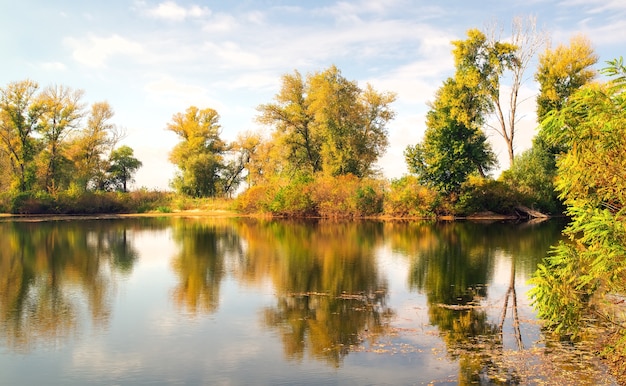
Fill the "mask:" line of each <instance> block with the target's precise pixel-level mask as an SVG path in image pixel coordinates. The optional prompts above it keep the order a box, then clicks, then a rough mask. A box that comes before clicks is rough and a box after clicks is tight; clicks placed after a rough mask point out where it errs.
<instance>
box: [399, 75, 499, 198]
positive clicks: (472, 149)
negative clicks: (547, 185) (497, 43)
mask: <svg viewBox="0 0 626 386" xmlns="http://www.w3.org/2000/svg"><path fill="white" fill-rule="evenodd" d="M457 75H458V73H457ZM457 78H458V76H455V78H449V79H448V80H446V81H445V82H444V84H443V85H442V86H441V88H439V90H438V91H437V94H436V96H435V101H434V102H433V103H431V105H430V107H431V109H430V111H429V112H428V114H427V116H426V132H425V133H424V139H423V141H422V142H421V143H418V144H416V145H414V146H408V147H407V148H406V150H405V158H406V162H407V165H408V167H409V171H410V172H412V173H415V174H416V175H418V177H419V178H420V181H422V183H425V184H426V185H428V186H431V187H434V188H436V189H438V190H440V191H442V192H445V193H452V192H458V191H459V189H460V187H461V185H462V184H463V182H465V181H466V180H467V177H468V176H469V175H470V174H471V173H477V174H480V175H481V176H483V177H484V176H485V173H486V172H488V171H489V170H491V169H492V168H493V167H494V166H495V165H496V159H495V155H494V154H493V152H492V151H491V147H490V146H489V143H488V142H487V137H486V136H485V134H484V133H483V132H482V131H481V130H480V126H481V123H482V122H483V119H484V112H485V111H486V110H487V109H488V105H487V104H486V100H485V99H484V98H482V97H481V95H480V94H479V93H477V90H476V87H477V86H476V85H474V86H471V85H469V84H468V83H467V82H463V81H461V82H459V81H457Z"/></svg>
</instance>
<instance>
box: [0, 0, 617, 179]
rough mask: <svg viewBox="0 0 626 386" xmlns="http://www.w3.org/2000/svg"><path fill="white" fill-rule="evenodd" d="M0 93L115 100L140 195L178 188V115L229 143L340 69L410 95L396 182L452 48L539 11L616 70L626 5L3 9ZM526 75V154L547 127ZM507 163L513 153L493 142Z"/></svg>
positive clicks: (291, 3) (113, 2)
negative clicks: (289, 93)
mask: <svg viewBox="0 0 626 386" xmlns="http://www.w3.org/2000/svg"><path fill="white" fill-rule="evenodd" d="M0 2H1V3H2V5H1V6H0V26H1V28H2V34H0V52H2V62H1V63H0V86H2V87H4V86H6V85H7V84H8V83H9V82H12V81H18V80H23V79H27V78H28V79H33V80H35V81H37V82H38V83H39V84H40V86H41V87H42V88H43V87H45V86H48V85H54V84H56V85H65V86H69V87H72V88H74V89H83V90H84V91H85V96H84V99H83V100H84V102H85V103H87V104H91V103H93V102H98V101H103V100H106V101H108V102H109V103H110V104H111V106H112V107H113V109H114V110H115V117H114V119H113V122H114V123H115V124H117V125H118V126H121V127H124V128H125V129H126V131H127V134H128V135H127V137H126V138H125V140H124V141H123V143H124V144H127V145H129V146H131V147H133V148H134V149H135V154H136V156H137V157H138V158H139V159H140V160H141V161H142V162H143V164H144V166H143V168H142V169H140V171H139V172H138V173H137V178H136V180H137V181H136V184H135V187H141V186H145V187H147V188H149V189H166V188H167V187H168V183H169V181H170V180H171V179H172V177H173V176H174V173H175V168H174V166H173V165H171V164H170V163H169V161H168V159H167V156H168V153H169V151H170V150H171V149H172V148H173V147H174V145H175V144H176V143H177V142H178V138H177V137H176V136H175V135H174V134H173V133H170V132H168V131H166V130H165V127H166V125H167V123H168V122H169V121H170V119H171V117H172V115H173V114H175V113H177V112H181V111H184V110H185V109H186V108H187V107H189V106H191V105H195V106H198V107H201V108H205V107H211V108H214V109H216V110H217V111H218V113H219V114H220V116H221V119H220V122H221V125H222V137H223V138H224V139H226V140H233V139H235V137H236V136H237V134H238V133H242V132H245V131H263V132H266V133H267V132H269V128H264V127H261V126H259V125H258V124H257V123H256V122H255V117H256V115H257V111H256V107H257V106H258V105H260V104H263V103H268V102H270V101H272V99H273V97H274V95H275V94H276V93H277V92H278V89H279V87H280V77H281V75H283V74H285V73H291V72H293V71H294V70H298V71H300V72H301V73H303V74H306V73H309V72H315V71H319V70H323V69H326V68H327V67H329V66H330V65H332V64H335V65H337V66H338V67H339V69H340V70H341V71H342V74H343V75H344V76H345V77H346V78H348V79H350V80H356V81H358V82H359V85H361V86H365V84H366V83H368V82H369V83H371V84H372V85H373V86H374V88H375V89H377V90H378V91H392V92H395V93H397V96H398V98H397V101H396V102H395V103H394V105H393V107H394V110H395V111H396V113H397V116H396V119H395V120H394V121H393V122H392V123H391V124H390V125H389V139H390V146H389V148H388V150H387V153H386V154H385V156H384V157H383V158H382V159H381V160H380V163H379V166H380V167H381V169H382V170H383V172H384V174H385V176H387V177H389V178H396V177H400V176H402V175H403V174H405V173H406V172H407V170H406V166H405V163H404V157H403V155H402V152H403V151H404V148H405V147H406V146H407V145H409V144H414V143H416V142H418V141H420V139H421V138H422V135H423V132H424V128H425V126H424V115H425V113H426V111H427V106H426V103H427V102H428V101H429V100H432V98H433V95H434V92H435V91H436V89H437V88H438V87H439V86H440V85H441V83H442V81H443V80H444V79H446V78H447V77H448V76H450V75H451V74H452V72H453V63H452V55H451V48H452V47H451V44H450V41H451V40H456V39H464V38H465V32H466V31H467V30H468V29H470V28H479V29H483V28H484V27H485V26H486V25H488V24H490V23H492V22H493V21H494V20H497V21H499V22H500V23H501V24H502V26H503V27H504V31H503V32H504V35H503V36H506V33H507V32H509V31H510V28H509V26H510V23H511V21H512V19H513V18H514V17H515V16H528V15H532V16H535V17H536V18H537V25H538V26H539V27H540V28H543V29H545V30H546V32H547V33H548V34H549V36H550V39H551V42H552V45H553V46H554V45H556V44H558V43H567V42H568V41H569V39H570V38H571V37H572V36H574V35H576V34H584V35H585V36H586V37H587V38H589V39H590V40H591V42H592V43H593V45H594V48H595V50H596V53H597V54H598V55H599V56H600V64H599V66H601V65H602V64H603V63H604V62H605V61H607V60H610V59H613V58H616V57H619V56H621V55H624V49H625V48H626V33H625V31H626V2H624V1H623V0H566V1H544V0H526V1H504V0H495V1H494V0H484V1H478V0H475V1H460V0H459V1H452V0H447V1H446V0H443V1H438V2H435V1H421V0H419V1H417V0H416V1H410V0H388V1H383V0H378V1H377V0H359V1H356V0H355V1H296V0H284V1H278V0H274V1H272V0H263V1H251V0H247V1H201V0H197V1H188V0H176V1H161V0H156V1H152V0H126V1H122V0H109V1H106V2H104V1H75V0H65V1H60V0H20V1H19V2H18V1H9V0H0ZM534 69H535V65H534V64H532V65H531V67H530V68H529V70H528V71H527V74H526V75H527V77H528V80H527V82H525V84H524V85H525V87H524V89H523V97H524V98H527V101H526V102H524V104H523V105H522V107H521V112H522V115H523V120H522V122H521V123H520V129H519V130H521V131H519V132H518V137H517V145H516V150H517V152H518V153H519V152H521V151H522V150H523V149H525V148H527V147H528V146H529V145H530V140H531V138H532V136H533V135H534V128H535V126H536V123H535V116H534V95H535V94H536V92H537V87H536V85H535V84H534V82H533V80H532V74H533V72H534ZM488 135H489V137H490V140H491V141H492V143H493V147H494V149H495V151H496V153H497V154H498V155H499V157H500V159H501V162H500V163H501V167H502V168H504V169H505V168H507V167H508V161H507V154H506V150H505V148H504V147H503V143H502V141H501V140H500V138H499V137H498V135H497V134H495V133H494V132H488Z"/></svg>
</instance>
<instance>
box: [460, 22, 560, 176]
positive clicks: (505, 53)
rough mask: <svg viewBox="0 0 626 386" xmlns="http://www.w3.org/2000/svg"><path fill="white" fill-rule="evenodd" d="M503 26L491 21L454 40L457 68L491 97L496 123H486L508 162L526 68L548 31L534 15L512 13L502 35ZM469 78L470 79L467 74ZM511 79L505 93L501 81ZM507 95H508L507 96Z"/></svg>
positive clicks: (511, 150) (545, 38)
mask: <svg viewBox="0 0 626 386" xmlns="http://www.w3.org/2000/svg"><path fill="white" fill-rule="evenodd" d="M502 35H503V28H502V27H501V26H500V25H499V23H498V22H494V23H493V24H492V25H491V26H489V27H488V28H486V32H485V33H482V32H480V31H477V30H470V31H469V32H468V39H467V40H464V41H456V42H453V44H454V45H455V46H456V47H455V49H454V56H455V63H456V66H457V70H460V71H465V72H467V73H468V74H470V75H475V76H476V77H475V78H474V79H475V81H477V83H478V85H479V86H480V87H481V89H482V93H483V94H484V95H485V96H486V97H487V98H488V99H489V101H490V105H491V106H490V107H491V109H490V112H491V114H493V116H494V118H495V123H494V124H490V123H489V120H487V126H488V127H491V128H493V129H494V130H495V131H496V132H497V133H498V134H500V136H501V137H502V138H503V139H504V141H505V143H506V146H507V150H508V155H509V163H510V164H511V165H512V164H513V162H514V158H515V135H516V134H517V127H516V126H517V123H518V122H519V120H520V117H519V115H518V108H519V106H520V104H521V103H522V102H523V100H520V90H521V88H522V86H523V85H524V83H525V81H527V80H528V79H527V78H526V75H525V73H526V69H527V68H528V66H529V64H530V63H531V61H532V59H533V58H534V57H535V55H536V54H537V52H538V51H539V50H540V49H541V48H542V47H543V46H544V45H545V44H546V42H547V41H548V35H547V34H546V33H545V32H544V31H541V30H538V29H537V22H536V18H535V17H533V16H528V17H526V18H524V17H515V18H514V19H513V22H512V23H511V35H510V36H509V37H508V38H506V39H503V37H502ZM468 79H472V77H471V76H468ZM507 79H510V84H509V88H510V92H509V93H508V94H507V93H504V92H502V91H503V87H502V82H503V81H504V80H507ZM507 96H508V98H507Z"/></svg>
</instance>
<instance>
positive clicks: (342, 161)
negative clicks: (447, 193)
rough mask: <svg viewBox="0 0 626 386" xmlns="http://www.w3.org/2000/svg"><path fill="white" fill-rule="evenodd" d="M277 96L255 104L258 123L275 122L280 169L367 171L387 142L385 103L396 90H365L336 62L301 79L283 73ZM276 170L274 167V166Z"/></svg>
mask: <svg viewBox="0 0 626 386" xmlns="http://www.w3.org/2000/svg"><path fill="white" fill-rule="evenodd" d="M275 100H276V102H275V103H270V104H265V105H261V106H259V107H258V110H259V112H260V113H261V114H260V116H259V117H258V120H259V121H260V122H261V123H264V124H267V125H271V126H274V127H275V129H276V131H275V132H274V136H273V142H274V143H275V144H276V145H277V146H280V148H281V153H280V154H278V159H274V162H278V163H284V164H285V168H284V170H283V171H284V172H286V173H287V174H289V173H294V172H306V173H318V172H321V171H324V172H325V173H326V174H330V175H335V176H336V175H342V174H354V175H356V176H357V177H368V176H371V175H373V174H374V173H375V170H374V169H373V167H374V163H375V162H376V161H377V160H378V158H379V157H380V156H381V155H382V154H383V153H384V151H385V149H386V147H387V144H388V133H387V127H386V125H387V123H388V122H389V121H390V120H391V119H393V118H394V115H395V114H394V112H393V111H392V110H391V109H390V107H389V105H390V104H391V103H392V102H393V101H394V100H395V94H392V93H379V92H377V91H375V90H374V89H373V88H372V87H371V86H370V85H367V86H366V88H365V90H362V89H361V88H359V87H358V85H357V83H356V82H354V81H350V80H348V79H346V78H345V77H343V76H342V74H341V71H339V69H337V67H335V66H331V67H330V68H328V69H326V70H324V71H321V72H317V73H314V74H310V75H308V76H307V77H306V79H303V77H302V76H301V75H300V73H298V72H297V71H296V72H295V73H294V74H293V75H285V76H283V84H282V87H281V90H280V92H279V93H278V94H277V95H276V97H275ZM275 171H276V170H275Z"/></svg>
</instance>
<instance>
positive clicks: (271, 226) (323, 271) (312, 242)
mask: <svg viewBox="0 0 626 386" xmlns="http://www.w3.org/2000/svg"><path fill="white" fill-rule="evenodd" d="M257 229H259V231H260V232H262V233H263V235H262V236H260V237H257V235H250V236H251V237H250V238H248V246H249V250H248V254H249V255H248V256H249V258H248V260H249V261H250V263H251V264H260V265H261V266H262V267H266V268H267V269H268V270H269V275H270V277H271V278H272V281H273V285H274V287H275V288H276V290H277V292H278V293H277V301H276V306H274V307H271V308H268V309H266V310H265V312H264V323H265V324H266V325H267V326H269V327H270V328H273V329H276V330H278V332H279V333H280V336H281V339H282V341H283V347H284V350H285V355H286V356H287V357H288V358H290V359H294V360H301V359H302V358H303V357H304V355H305V353H308V354H309V355H311V356H312V357H314V358H321V359H324V360H325V361H327V362H328V363H330V364H332V365H334V366H339V365H340V364H341V362H342V359H343V357H345V355H347V354H348V353H349V352H350V351H351V350H353V349H354V348H356V347H357V346H358V345H360V344H361V343H362V340H363V339H364V336H365V335H367V336H368V337H370V338H371V339H375V337H376V336H377V335H378V334H382V333H383V332H384V331H385V329H386V328H387V326H388V323H389V320H390V318H391V316H392V312H391V310H390V309H389V308H388V307H387V306H386V299H387V296H388V295H387V290H386V288H387V284H386V282H385V281H384V280H383V279H382V278H381V276H380V274H379V272H378V269H377V266H376V259H375V255H374V247H375V246H376V245H378V244H379V243H380V242H381V238H382V230H383V228H382V224H377V223H368V224H361V223H358V224H357V223H332V222H331V223H329V222H320V223H311V222H309V223H303V222H291V223H285V222H270V223H267V224H265V226H262V227H258V228H257ZM266 243H267V244H269V245H274V247H273V248H272V249H269V250H268V248H267V244H266ZM252 270H253V271H256V272H258V271H259V268H252Z"/></svg>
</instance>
